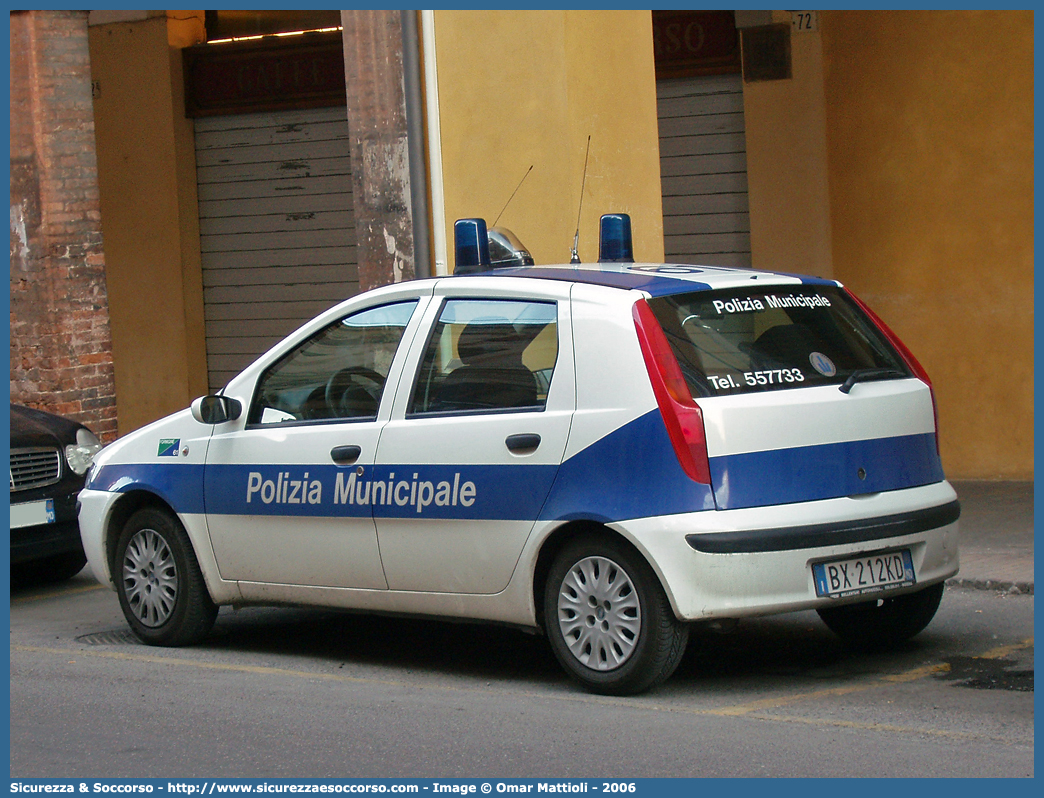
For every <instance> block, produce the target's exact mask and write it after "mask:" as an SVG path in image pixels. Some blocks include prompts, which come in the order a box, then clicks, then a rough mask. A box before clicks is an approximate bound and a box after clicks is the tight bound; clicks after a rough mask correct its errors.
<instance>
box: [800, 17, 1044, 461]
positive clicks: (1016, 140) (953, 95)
mask: <svg viewBox="0 0 1044 798" xmlns="http://www.w3.org/2000/svg"><path fill="white" fill-rule="evenodd" d="M820 27H821V31H822V36H823V52H824V75H825V83H824V85H825V95H826V120H827V151H828V163H829V174H830V187H829V188H830V200H831V225H832V238H833V263H834V274H835V276H836V277H837V278H838V279H840V280H842V281H843V282H845V283H846V284H848V285H849V286H851V287H852V289H853V290H854V291H856V293H858V294H859V295H860V296H862V298H864V299H865V300H866V301H867V302H868V303H869V304H870V305H871V306H872V307H874V309H875V310H876V311H877V312H878V313H879V314H880V315H881V317H882V318H883V319H884V320H885V321H886V322H887V323H888V324H889V325H890V326H891V327H892V328H893V329H894V330H895V331H896V332H897V333H898V334H899V336H900V337H901V338H902V339H903V340H904V341H905V342H906V343H907V344H908V345H909V346H910V348H911V349H912V350H913V352H914V353H915V354H916V355H917V357H918V359H919V360H920V361H921V362H922V364H923V365H924V366H925V368H926V369H927V371H928V373H929V375H930V376H931V377H932V379H933V382H934V384H935V389H936V396H937V399H938V405H939V415H940V427H941V447H942V454H943V463H944V466H945V467H946V471H947V475H948V476H950V477H951V478H1006V479H1032V477H1033V103H1034V98H1033V14H1032V12H1029V11H1025V12H1021V11H954V12H950V11H945V12H937V11H929V12H910V11H904V12H856V11H852V12H821V13H820Z"/></svg>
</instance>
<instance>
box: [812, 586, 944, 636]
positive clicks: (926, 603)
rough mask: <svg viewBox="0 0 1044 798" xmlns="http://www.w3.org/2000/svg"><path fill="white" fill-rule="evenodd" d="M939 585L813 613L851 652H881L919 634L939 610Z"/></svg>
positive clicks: (940, 592)
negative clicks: (853, 649) (849, 647)
mask: <svg viewBox="0 0 1044 798" xmlns="http://www.w3.org/2000/svg"><path fill="white" fill-rule="evenodd" d="M943 587H944V585H943V583H942V582H939V583H938V584H935V585H932V586H931V587H926V588H925V589H924V590H919V591H917V592H916V593H907V594H906V595H903V596H895V597H894V598H883V599H882V598H878V599H873V600H871V601H862V602H859V603H858V604H847V605H844V606H841V607H827V608H825V609H821V610H817V612H818V613H819V617H820V618H822V619H823V623H825V624H826V625H827V626H828V627H829V628H830V631H832V632H833V633H834V634H836V635H837V636H838V637H840V638H841V639H842V640H844V641H845V642H846V643H848V644H849V645H850V646H852V647H853V648H857V649H860V650H863V651H883V650H887V649H889V648H894V647H895V646H897V645H899V644H900V643H903V642H905V641H907V640H909V639H910V638H911V637H913V636H914V635H915V634H917V633H918V632H920V631H921V630H923V629H924V628H925V627H926V626H927V625H928V624H929V623H931V620H932V618H934V617H935V612H936V610H938V609H939V602H940V601H941V600H942V594H943Z"/></svg>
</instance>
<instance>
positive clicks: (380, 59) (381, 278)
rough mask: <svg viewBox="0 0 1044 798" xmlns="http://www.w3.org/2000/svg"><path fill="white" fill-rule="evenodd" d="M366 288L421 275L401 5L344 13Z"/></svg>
mask: <svg viewBox="0 0 1044 798" xmlns="http://www.w3.org/2000/svg"><path fill="white" fill-rule="evenodd" d="M341 24H342V26H343V27H344V34H343V35H344V71H345V82H346V84H347V95H348V131H349V136H350V139H351V159H352V193H353V195H354V196H353V201H354V206H355V234H356V241H357V246H358V256H359V288H360V289H361V290H363V291H366V290H368V289H371V288H375V287H377V286H379V285H387V284H388V283H394V282H400V281H402V280H410V279H412V278H413V277H414V274H415V271H414V250H413V215H412V212H411V203H410V172H409V153H408V149H407V133H406V103H405V92H404V88H403V62H402V25H401V18H400V15H399V12H398V11H341Z"/></svg>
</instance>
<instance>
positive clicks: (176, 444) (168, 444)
mask: <svg viewBox="0 0 1044 798" xmlns="http://www.w3.org/2000/svg"><path fill="white" fill-rule="evenodd" d="M179 448H181V438H160V442H159V451H157V452H156V456H157V457H177V456H178V449H179Z"/></svg>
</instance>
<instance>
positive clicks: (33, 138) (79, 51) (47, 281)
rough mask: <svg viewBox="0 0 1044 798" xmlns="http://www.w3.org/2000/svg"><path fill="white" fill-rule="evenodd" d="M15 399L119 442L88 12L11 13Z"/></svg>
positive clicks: (12, 391)
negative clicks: (100, 202)
mask: <svg viewBox="0 0 1044 798" xmlns="http://www.w3.org/2000/svg"><path fill="white" fill-rule="evenodd" d="M11 401H12V402H15V403H18V404H24V405H29V406H30V407H35V408H38V409H41V410H48V411H50V412H53V413H59V414H61V415H64V416H69V417H71V418H74V419H76V420H78V421H81V422H83V423H85V424H87V425H88V426H89V427H91V429H93V430H94V431H95V433H97V434H98V435H99V437H101V438H102V440H103V441H109V440H112V439H113V438H115V436H116V389H115V381H114V377H113V364H112V342H111V337H110V335H109V311H108V301H107V297H106V289H105V258H104V255H103V253H102V234H101V213H100V211H99V204H98V173H97V163H96V159H95V149H94V111H93V106H92V102H91V67H90V59H89V56H88V51H87V12H86V11H12V12H11Z"/></svg>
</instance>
